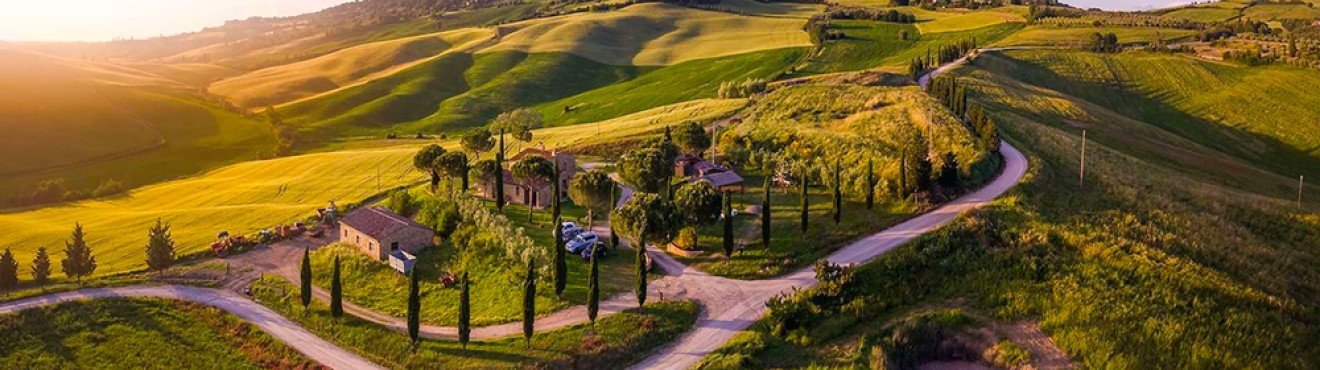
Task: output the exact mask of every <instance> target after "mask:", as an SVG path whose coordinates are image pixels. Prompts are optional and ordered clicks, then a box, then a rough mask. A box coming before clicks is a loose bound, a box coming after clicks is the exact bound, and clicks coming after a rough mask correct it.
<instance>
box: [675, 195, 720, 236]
mask: <svg viewBox="0 0 1320 370" xmlns="http://www.w3.org/2000/svg"><path fill="white" fill-rule="evenodd" d="M674 206H675V207H678V211H679V212H680V213H681V214H682V215H683V218H684V219H685V221H687V225H686V227H687V228H688V229H689V231H691V232H692V246H693V247H695V246H696V245H697V239H698V235H697V233H698V231H697V230H699V228H700V227H701V225H705V224H708V223H711V222H714V221H715V220H718V219H719V217H720V192H719V190H715V187H713V186H711V185H710V183H707V182H705V181H693V182H689V183H686V184H683V186H682V187H679V188H678V192H677V193H676V194H675V195H674Z"/></svg>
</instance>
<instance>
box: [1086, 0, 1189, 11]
mask: <svg viewBox="0 0 1320 370" xmlns="http://www.w3.org/2000/svg"><path fill="white" fill-rule="evenodd" d="M1200 1H1202V2H1204V1H1205V0H1200ZM1190 2H1191V1H1189V0H1063V3H1064V4H1068V5H1072V6H1075V7H1078V8H1100V9H1104V10H1149V9H1157V8H1163V7H1167V6H1170V5H1181V4H1187V3H1190Z"/></svg>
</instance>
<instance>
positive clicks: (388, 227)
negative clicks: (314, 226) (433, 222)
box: [339, 207, 435, 273]
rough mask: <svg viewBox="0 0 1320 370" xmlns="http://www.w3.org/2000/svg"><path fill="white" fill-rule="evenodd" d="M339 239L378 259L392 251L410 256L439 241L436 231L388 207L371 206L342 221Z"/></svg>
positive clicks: (389, 255) (382, 258)
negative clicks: (391, 210) (436, 240)
mask: <svg viewBox="0 0 1320 370" xmlns="http://www.w3.org/2000/svg"><path fill="white" fill-rule="evenodd" d="M339 241H340V242H344V243H348V244H352V245H356V246H357V247H358V249H360V250H362V253H366V254H367V255H368V256H371V257H372V258H375V259H376V260H378V261H385V260H387V259H390V258H391V254H398V255H399V256H398V258H402V259H407V258H409V257H411V256H412V255H416V254H417V252H420V251H421V250H422V249H423V248H426V247H428V246H430V245H432V244H434V243H435V230H432V229H431V228H429V227H426V226H425V225H422V224H419V223H417V222H416V221H413V220H412V219H409V218H407V217H403V216H400V215H397V214H395V213H394V212H390V210H388V209H385V208H384V207H367V208H362V209H358V210H356V211H353V212H350V213H349V214H348V215H346V216H344V218H342V219H340V220H339ZM409 267H411V266H409ZM408 270H411V268H409V269H408ZM401 272H405V273H406V271H401Z"/></svg>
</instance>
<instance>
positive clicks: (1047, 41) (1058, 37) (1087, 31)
mask: <svg viewBox="0 0 1320 370" xmlns="http://www.w3.org/2000/svg"><path fill="white" fill-rule="evenodd" d="M1096 32H1100V33H1111V32H1112V33H1114V34H1116V35H1118V41H1119V42H1120V43H1125V44H1126V43H1149V42H1152V41H1155V40H1157V39H1160V40H1166V41H1169V40H1177V39H1180V38H1185V37H1189V36H1192V35H1195V34H1196V33H1197V31H1195V30H1184V29H1177V28H1154V27H1100V28H1072V27H1056V26H1028V27H1026V28H1024V29H1022V31H1020V32H1017V33H1015V34H1013V35H1012V36H1009V37H1007V38H1004V39H1003V40H1000V41H999V42H995V43H993V44H991V46H1080V45H1083V44H1085V43H1086V42H1089V40H1090V38H1091V35H1094V34H1095V33H1096Z"/></svg>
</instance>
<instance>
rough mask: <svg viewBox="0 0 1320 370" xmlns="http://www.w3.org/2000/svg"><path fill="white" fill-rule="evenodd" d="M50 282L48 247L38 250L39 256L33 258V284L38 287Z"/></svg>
mask: <svg viewBox="0 0 1320 370" xmlns="http://www.w3.org/2000/svg"><path fill="white" fill-rule="evenodd" d="M48 281H50V255H49V254H46V247H40V248H37V256H36V257H33V258H32V282H34V283H37V285H41V284H45V283H46V282H48Z"/></svg>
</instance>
